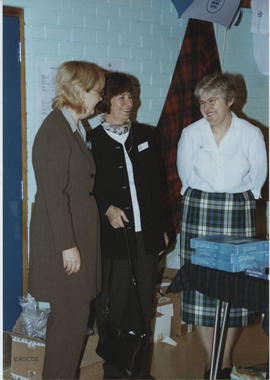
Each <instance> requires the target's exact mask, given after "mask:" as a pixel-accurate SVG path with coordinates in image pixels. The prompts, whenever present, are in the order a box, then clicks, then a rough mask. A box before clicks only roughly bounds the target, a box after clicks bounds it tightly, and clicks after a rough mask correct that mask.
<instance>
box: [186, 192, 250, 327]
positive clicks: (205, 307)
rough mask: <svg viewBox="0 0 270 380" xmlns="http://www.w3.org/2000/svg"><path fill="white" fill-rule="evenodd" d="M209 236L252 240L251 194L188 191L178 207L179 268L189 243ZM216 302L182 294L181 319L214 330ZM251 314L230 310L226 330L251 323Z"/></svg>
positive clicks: (189, 250) (197, 294) (195, 294)
mask: <svg viewBox="0 0 270 380" xmlns="http://www.w3.org/2000/svg"><path fill="white" fill-rule="evenodd" d="M209 234H224V235H235V236H237V235H238V236H246V237H255V235H256V201H255V199H254V196H253V194H252V192H251V191H245V192H243V193H235V194H232V193H208V192H205V191H201V190H197V189H191V188H190V187H189V188H187V190H186V191H185V193H184V195H183V198H182V203H181V220H180V264H181V266H182V265H184V264H185V263H186V261H187V260H190V258H191V255H192V254H194V252H195V251H194V249H192V248H190V239H191V238H195V237H198V236H204V235H209ZM215 310H216V300H215V299H213V298H210V297H207V296H205V295H204V294H202V293H200V292H198V291H196V290H191V291H183V292H182V293H181V318H182V320H183V321H184V322H186V323H189V324H193V325H199V326H214V322H215ZM253 321H254V312H252V311H248V310H247V309H242V308H234V307H231V309H230V315H229V319H228V327H240V326H246V325H248V324H251V323H253Z"/></svg>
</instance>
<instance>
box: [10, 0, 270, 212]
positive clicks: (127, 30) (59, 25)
mask: <svg viewBox="0 0 270 380" xmlns="http://www.w3.org/2000/svg"><path fill="white" fill-rule="evenodd" d="M3 4H4V5H8V6H14V7H21V8H24V12H25V13H24V15H25V53H26V98H27V99H26V101H27V140H28V142H27V149H28V161H29V162H28V169H29V171H28V196H29V205H31V203H32V202H33V200H34V194H35V180H34V174H33V169H32V164H31V150H32V143H33V140H34V136H35V134H36V131H37V129H38V128H39V125H40V114H39V113H38V112H37V110H38V109H39V102H40V99H39V66H40V64H41V63H53V64H56V65H59V64H60V63H62V62H63V61H66V60H70V59H82V60H89V61H93V62H98V63H99V62H100V60H103V62H105V63H109V62H111V63H112V64H113V65H119V66H122V70H123V71H125V72H127V73H130V74H132V75H134V76H135V77H137V79H138V80H139V82H140V87H141V88H140V101H141V106H140V108H139V110H138V113H137V119H138V121H141V122H145V123H147V124H150V125H154V126H155V125H156V124H157V122H158V120H159V116H160V113H161V111H162V107H163V104H164V101H165V98H166V95H167V91H168V88H169V84H170V81H171V77H172V74H173V70H174V66H175V63H176V60H177V58H178V55H179V51H180V48H181V44H182V40H183V37H184V33H185V29H186V25H187V19H178V16H177V13H176V10H175V8H174V6H173V5H172V3H171V1H170V0H98V1H97V0H46V1H43V0H4V1H3ZM250 16H251V11H250V10H244V14H243V18H242V21H241V24H240V26H238V27H236V26H233V27H232V28H231V29H230V30H228V31H227V34H226V44H225V45H224V40H225V38H224V37H225V33H226V29H225V28H224V27H223V26H221V25H215V32H216V38H217V44H218V48H219V52H220V55H221V54H222V51H223V48H224V46H225V49H224V59H223V69H224V71H233V72H236V73H241V74H242V75H243V77H244V79H245V81H246V85H247V91H248V100H247V103H246V105H245V108H244V112H245V113H246V114H247V115H248V116H250V117H252V118H254V119H257V120H259V121H260V122H261V123H263V124H264V125H266V126H268V109H269V105H268V78H267V77H264V76H263V75H261V74H260V73H259V72H258V70H257V68H256V65H255V61H254V58H253V52H252V38H251V33H250V32H249V25H250ZM243 62H245V64H244V65H243ZM257 99H260V101H259V102H258V101H257ZM255 100H256V101H255ZM29 210H30V207H29ZM29 218H30V215H29Z"/></svg>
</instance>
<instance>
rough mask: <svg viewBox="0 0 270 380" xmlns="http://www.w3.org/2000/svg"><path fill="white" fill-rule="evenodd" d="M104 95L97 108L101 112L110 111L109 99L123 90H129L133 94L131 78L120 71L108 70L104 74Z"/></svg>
mask: <svg viewBox="0 0 270 380" xmlns="http://www.w3.org/2000/svg"><path fill="white" fill-rule="evenodd" d="M105 77H106V82H105V89H104V96H103V99H102V101H101V102H100V103H98V105H97V108H98V110H99V111H101V112H106V113H110V111H111V99H112V98H113V97H114V96H116V95H119V94H122V93H123V92H129V93H130V94H131V95H132V94H133V87H132V82H131V79H130V78H129V76H128V75H126V74H124V73H120V72H113V71H111V72H108V73H107V74H106V75H105Z"/></svg>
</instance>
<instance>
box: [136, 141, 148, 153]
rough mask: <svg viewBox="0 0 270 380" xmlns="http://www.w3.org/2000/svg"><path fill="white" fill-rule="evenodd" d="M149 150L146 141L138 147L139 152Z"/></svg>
mask: <svg viewBox="0 0 270 380" xmlns="http://www.w3.org/2000/svg"><path fill="white" fill-rule="evenodd" d="M147 148H149V144H148V141H145V142H143V143H141V144H140V145H138V151H139V152H141V151H142V150H145V149H147Z"/></svg>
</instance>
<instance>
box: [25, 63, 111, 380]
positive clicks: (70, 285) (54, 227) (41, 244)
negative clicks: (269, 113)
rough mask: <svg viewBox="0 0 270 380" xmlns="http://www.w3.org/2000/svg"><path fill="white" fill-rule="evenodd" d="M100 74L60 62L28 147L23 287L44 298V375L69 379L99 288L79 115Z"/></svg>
mask: <svg viewBox="0 0 270 380" xmlns="http://www.w3.org/2000/svg"><path fill="white" fill-rule="evenodd" d="M104 82H105V81H104V75H103V72H102V70H101V69H100V68H99V67H97V66H96V65H94V64H92V63H89V62H83V61H69V62H65V63H63V64H62V65H61V66H60V67H59V69H58V72H57V76H56V97H55V98H54V100H53V105H52V107H53V111H52V112H51V113H50V114H49V115H48V117H47V118H46V119H45V121H44V122H43V124H42V125H41V127H40V129H39V131H38V133H37V135H36V137H35V141H34V145H33V157H32V159H33V166H34V171H35V178H36V183H37V192H36V197H35V203H34V207H33V210H32V216H31V224H30V267H29V292H30V293H31V294H32V295H33V296H34V297H35V298H36V299H37V300H38V301H47V302H50V307H51V312H50V314H49V318H48V324H47V333H46V350H45V361H44V369H43V378H44V379H75V378H78V368H79V364H80V363H79V359H80V353H81V350H82V345H83V340H84V336H85V333H86V329H87V321H88V316H89V310H90V306H89V305H90V301H91V299H93V298H94V297H95V296H96V294H97V293H98V292H99V290H100V269H101V268H100V249H99V217H98V210H97V205H96V201H95V199H94V197H93V194H92V189H93V184H94V176H95V170H96V169H95V164H94V160H93V156H92V152H91V149H89V147H88V146H87V144H86V137H85V130H84V128H83V125H82V123H81V120H82V119H85V118H87V117H89V116H90V115H91V114H92V113H93V112H94V108H95V106H96V104H97V103H98V102H99V101H100V100H101V98H102V91H103V87H104Z"/></svg>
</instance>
